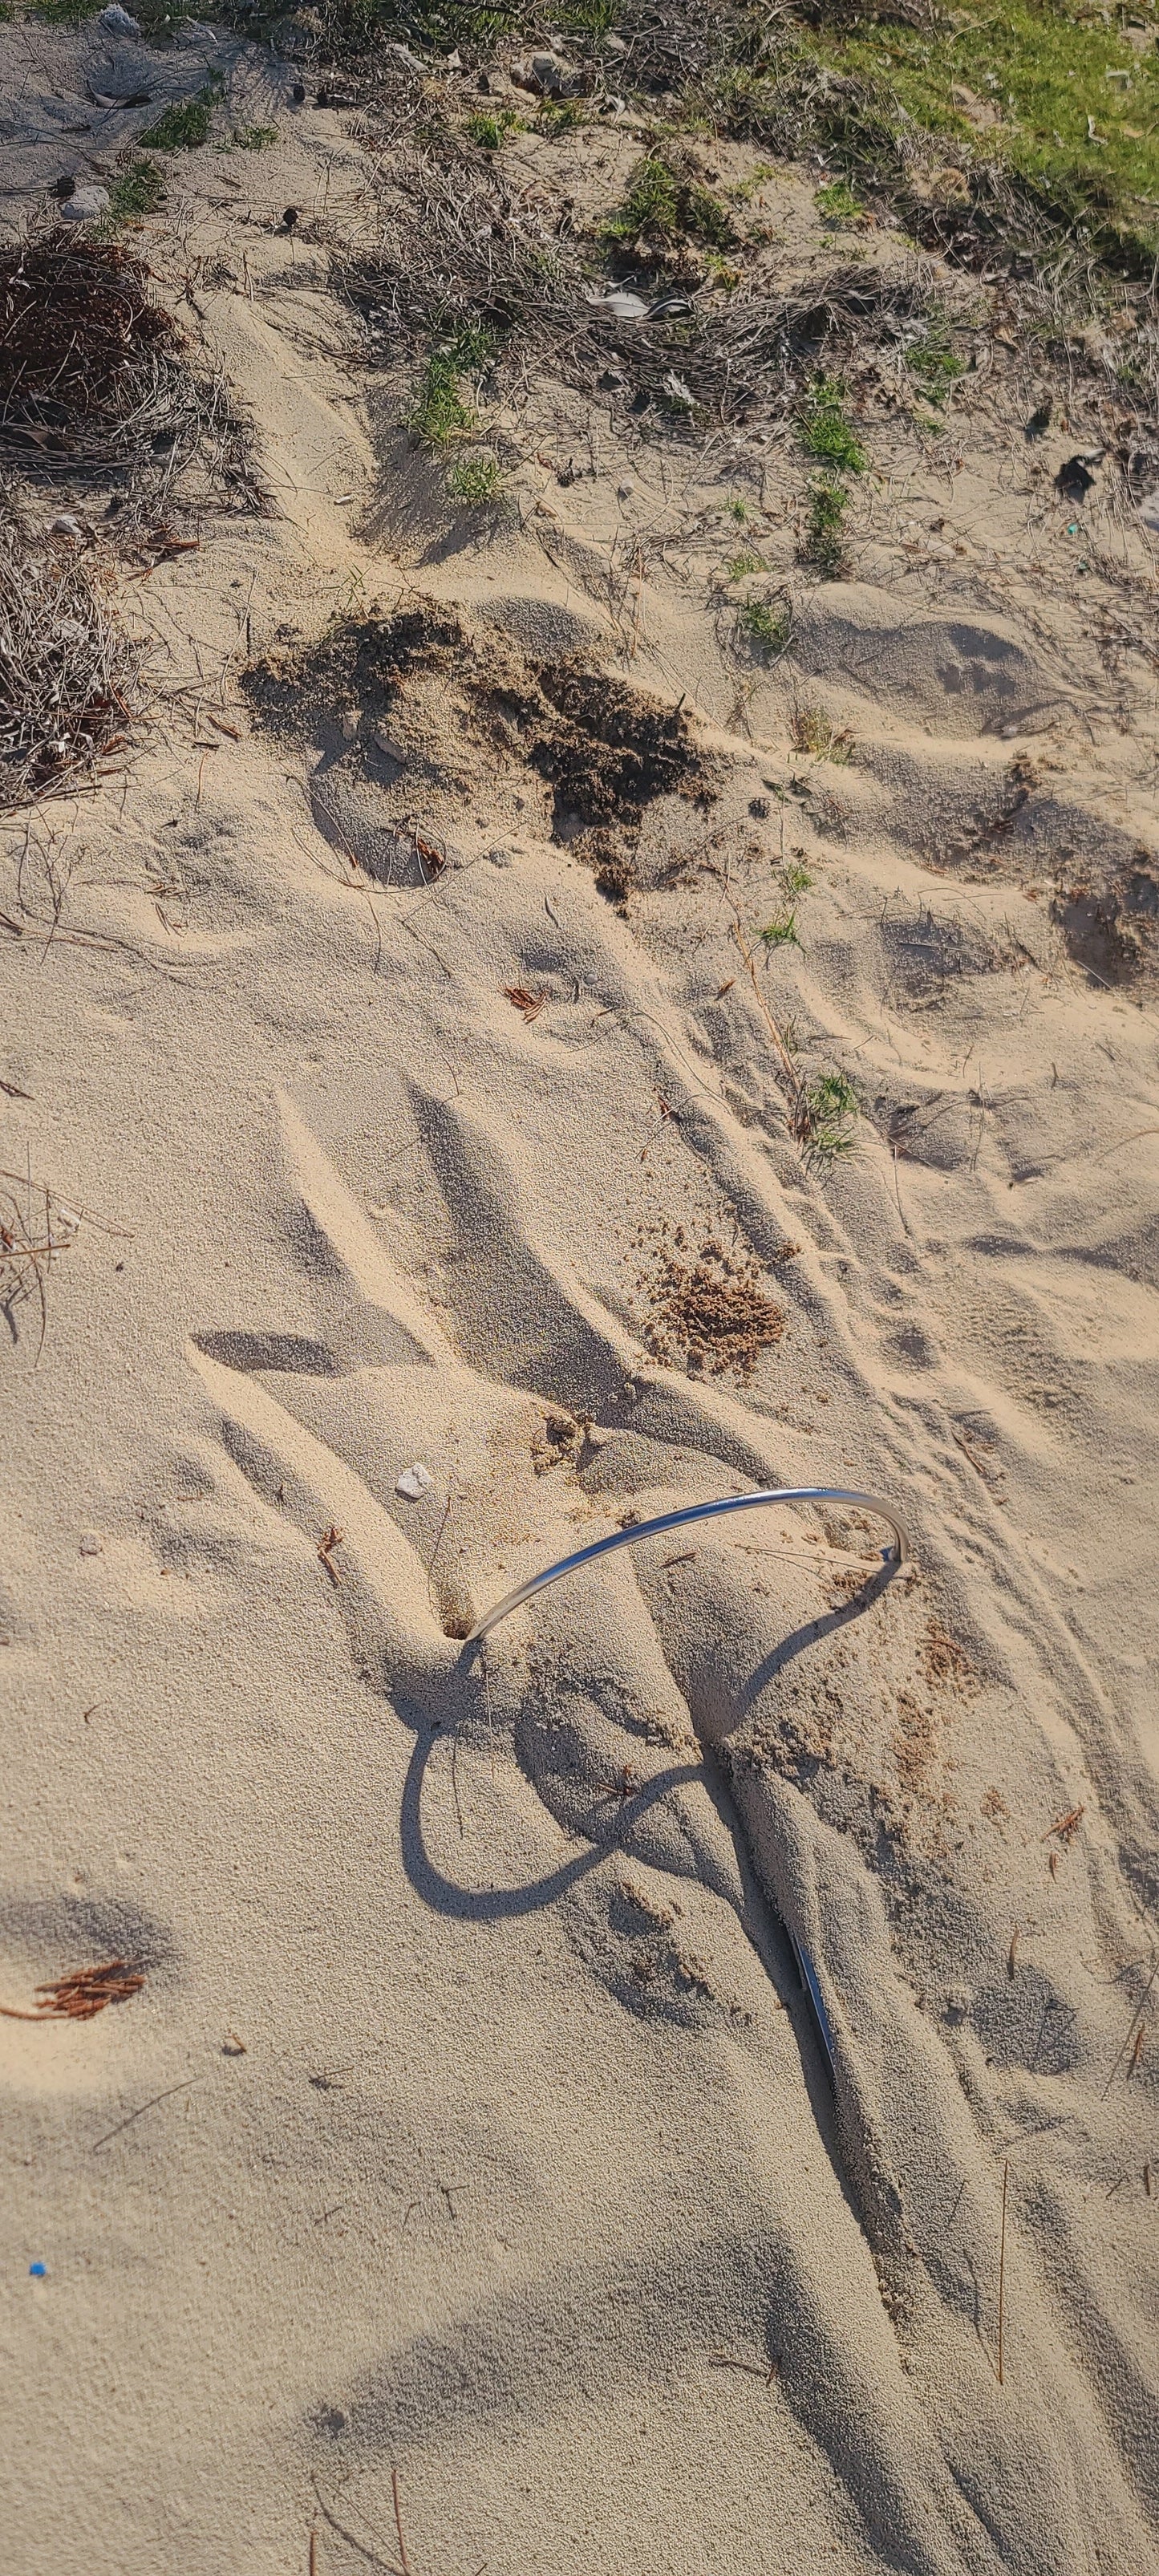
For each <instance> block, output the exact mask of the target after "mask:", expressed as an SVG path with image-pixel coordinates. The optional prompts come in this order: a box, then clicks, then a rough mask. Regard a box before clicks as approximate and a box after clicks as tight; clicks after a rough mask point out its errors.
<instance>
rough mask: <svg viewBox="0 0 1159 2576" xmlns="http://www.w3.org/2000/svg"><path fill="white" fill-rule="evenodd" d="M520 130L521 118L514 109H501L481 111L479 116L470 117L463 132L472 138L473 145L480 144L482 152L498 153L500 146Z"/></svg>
mask: <svg viewBox="0 0 1159 2576" xmlns="http://www.w3.org/2000/svg"><path fill="white" fill-rule="evenodd" d="M518 129H519V118H518V117H517V116H516V114H515V110H514V108H511V107H500V108H495V109H494V110H492V111H491V112H487V111H486V110H483V109H481V110H480V112H479V114H478V116H469V117H468V118H467V122H466V125H465V126H464V128H463V131H464V133H465V134H467V135H469V136H470V139H471V141H472V143H477V144H478V146H479V149H480V151H481V152H498V150H499V147H500V144H502V143H505V142H506V140H507V137H508V135H509V134H515V133H517V132H518Z"/></svg>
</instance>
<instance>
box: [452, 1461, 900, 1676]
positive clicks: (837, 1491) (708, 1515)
mask: <svg viewBox="0 0 1159 2576" xmlns="http://www.w3.org/2000/svg"><path fill="white" fill-rule="evenodd" d="M764 1503H860V1505H861V1506H862V1509H863V1510H864V1511H867V1512H876V1513H877V1516H878V1519H879V1520H883V1521H886V1522H887V1523H888V1525H889V1527H890V1529H891V1530H892V1531H893V1535H894V1542H895V1544H894V1546H893V1548H892V1550H891V1549H889V1548H883V1549H882V1555H883V1557H884V1559H885V1562H886V1563H887V1565H888V1564H892V1565H893V1566H895V1567H896V1566H899V1565H904V1564H905V1561H906V1558H907V1556H908V1554H909V1541H908V1539H907V1537H906V1534H905V1530H904V1528H903V1526H902V1524H901V1522H900V1521H899V1519H898V1517H897V1514H896V1512H895V1511H894V1510H893V1507H892V1505H891V1504H889V1503H883V1502H882V1500H881V1498H880V1495H878V1494H852V1493H846V1492H845V1490H844V1488H843V1487H842V1486H840V1485H776V1486H773V1487H770V1488H768V1489H767V1490H763V1491H762V1492H760V1493H758V1494H724V1495H722V1497H721V1499H720V1501H719V1502H717V1503H692V1504H690V1505H689V1507H688V1509H687V1510H686V1511H682V1512H662V1513H661V1515H660V1518H659V1520H655V1521H630V1522H629V1524H628V1527H627V1528H626V1529H618V1530H613V1531H612V1534H611V1537H610V1538H597V1539H593V1540H592V1543H591V1546H590V1547H579V1548H577V1549H576V1552H575V1555H574V1556H561V1558H560V1560H559V1563H558V1565H549V1566H546V1567H545V1568H544V1571H543V1573H542V1574H533V1575H532V1577H531V1580H530V1582H529V1583H520V1584H518V1585H517V1586H516V1589H515V1591H514V1592H505V1593H504V1595H503V1599H502V1600H501V1601H497V1602H496V1603H495V1607H494V1609H493V1610H487V1611H485V1612H484V1614H483V1617H482V1618H481V1619H477V1620H476V1621H475V1625H474V1627H473V1628H472V1629H470V1630H469V1632H468V1634H467V1637H466V1638H465V1640H464V1643H465V1644H466V1645H468V1646H471V1645H474V1644H475V1643H476V1642H477V1640H478V1639H479V1638H480V1637H486V1636H487V1635H488V1634H489V1632H490V1630H491V1629H492V1628H495V1627H497V1626H498V1624H499V1621H500V1619H505V1618H506V1616H507V1613H508V1611H509V1610H518V1608H519V1605H520V1603H521V1602H522V1601H530V1599H531V1596H532V1594H533V1593H534V1592H542V1591H543V1589H544V1586H545V1584H548V1583H556V1582H558V1580H559V1577H560V1575H561V1574H574V1572H575V1569H576V1567H577V1566H578V1565H590V1564H591V1562H592V1560H593V1558H594V1557H597V1556H610V1555H611V1552H612V1550H613V1548H617V1547H634V1546H635V1544H636V1541H637V1540H638V1539H642V1538H657V1537H658V1536H659V1534H660V1532H661V1531H662V1530H675V1529H686V1528H687V1526H688V1523H689V1522H690V1521H707V1520H714V1519H715V1518H716V1515H717V1514H718V1513H719V1512H752V1511H756V1509H757V1508H758V1506H759V1505H762V1504H764Z"/></svg>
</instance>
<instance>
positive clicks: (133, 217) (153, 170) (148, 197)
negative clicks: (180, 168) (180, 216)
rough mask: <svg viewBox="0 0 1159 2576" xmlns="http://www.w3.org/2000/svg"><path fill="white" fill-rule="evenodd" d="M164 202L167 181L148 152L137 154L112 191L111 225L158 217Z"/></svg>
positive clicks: (110, 191) (110, 190)
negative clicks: (149, 216)
mask: <svg viewBox="0 0 1159 2576" xmlns="http://www.w3.org/2000/svg"><path fill="white" fill-rule="evenodd" d="M164 203H165V182H164V180H163V179H162V176H161V173H160V171H159V169H158V167H157V164H156V162H155V161H150V160H149V159H148V157H147V155H146V154H144V153H134V155H133V157H132V159H131V161H129V162H128V164H127V165H126V167H125V168H124V169H123V170H118V172H117V175H116V178H115V179H114V180H113V182H112V185H111V187H110V189H109V221H110V223H114V224H122V223H132V222H134V221H137V220H139V219H140V217H141V216H142V215H155V214H156V212H157V208H158V206H163V205H164Z"/></svg>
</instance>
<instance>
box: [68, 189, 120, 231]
mask: <svg viewBox="0 0 1159 2576" xmlns="http://www.w3.org/2000/svg"><path fill="white" fill-rule="evenodd" d="M108 211H109V192H108V189H107V188H74V190H73V193H72V195H71V197H66V199H65V202H64V204H63V206H62V207H61V210H60V220H61V222H62V224H98V223H99V222H100V220H101V217H102V215H107V213H108Z"/></svg>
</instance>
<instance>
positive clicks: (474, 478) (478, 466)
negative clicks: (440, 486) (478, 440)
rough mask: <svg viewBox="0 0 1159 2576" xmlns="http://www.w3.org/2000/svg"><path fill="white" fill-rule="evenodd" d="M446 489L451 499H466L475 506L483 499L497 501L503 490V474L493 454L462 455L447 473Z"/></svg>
mask: <svg viewBox="0 0 1159 2576" xmlns="http://www.w3.org/2000/svg"><path fill="white" fill-rule="evenodd" d="M447 490H448V492H449V493H450V496H451V499H452V501H467V502H469V503H471V505H472V506H473V507H475V508H478V507H479V505H480V503H482V502H484V501H498V500H499V499H500V498H501V497H502V492H503V476H502V474H501V472H500V470H499V463H498V459H497V458H496V457H494V456H464V457H463V458H462V459H461V461H460V462H459V464H457V465H452V466H451V467H450V468H449V470H448V473H447Z"/></svg>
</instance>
